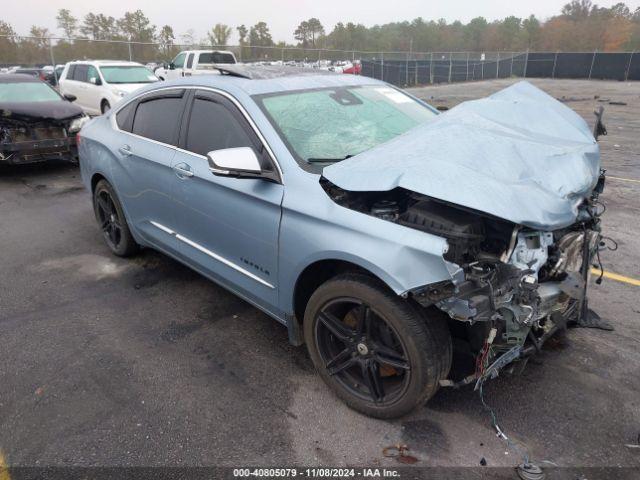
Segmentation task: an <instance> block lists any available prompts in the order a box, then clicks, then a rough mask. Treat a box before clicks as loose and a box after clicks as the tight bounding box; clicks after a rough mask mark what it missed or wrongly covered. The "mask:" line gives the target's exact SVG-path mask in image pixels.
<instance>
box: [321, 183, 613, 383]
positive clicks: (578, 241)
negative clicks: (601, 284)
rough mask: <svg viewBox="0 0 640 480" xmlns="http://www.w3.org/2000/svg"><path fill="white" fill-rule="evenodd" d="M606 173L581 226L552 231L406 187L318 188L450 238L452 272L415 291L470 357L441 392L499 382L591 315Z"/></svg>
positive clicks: (339, 200) (378, 214)
mask: <svg viewBox="0 0 640 480" xmlns="http://www.w3.org/2000/svg"><path fill="white" fill-rule="evenodd" d="M604 179H605V177H604V171H602V172H601V175H600V178H599V181H598V184H597V185H596V187H595V188H594V190H593V192H592V195H591V197H590V198H589V199H586V200H584V202H583V203H582V205H581V206H580V208H579V214H578V218H577V219H576V222H575V223H574V224H572V225H570V226H568V227H566V228H562V229H558V230H554V231H540V230H535V229H531V228H528V227H524V226H522V225H516V224H514V223H512V222H510V221H507V220H503V219H500V218H497V217H494V216H491V215H488V214H486V213H483V212H479V211H476V210H472V209H468V208H465V207H460V206H457V205H452V204H450V203H447V202H443V201H439V200H437V199H433V198H430V197H427V196H425V195H422V194H418V193H414V192H411V191H408V190H405V189H403V188H400V187H398V188H395V189H393V190H391V191H387V192H361V191H360V192H351V191H347V190H343V189H341V188H339V187H337V186H335V185H333V184H332V183H330V182H329V181H328V180H326V179H323V180H322V181H321V183H322V186H323V188H324V190H325V191H326V192H327V194H328V195H329V196H330V197H331V198H332V199H333V200H334V201H335V202H336V203H337V204H339V205H341V206H343V207H346V208H349V209H352V210H356V211H359V212H361V213H364V214H367V215H371V216H374V217H377V218H380V219H382V220H386V221H390V222H394V223H397V224H400V225H403V226H406V227H409V228H413V229H417V230H421V231H424V232H426V233H429V234H433V235H437V236H439V237H442V238H445V239H446V241H447V244H448V250H447V251H446V253H445V254H444V259H445V260H446V261H447V262H449V263H450V266H451V267H452V268H451V270H452V271H454V272H455V273H454V274H453V275H452V280H451V281H443V282H438V283H436V284H431V285H427V286H424V287H421V288H417V289H414V290H412V291H410V292H408V297H410V298H411V299H412V300H414V301H416V302H417V303H418V304H420V305H421V306H422V307H424V308H428V309H438V310H440V311H442V312H444V313H446V314H447V315H448V316H449V318H450V321H449V325H450V330H451V333H452V335H453V336H454V338H457V339H458V340H461V341H462V342H463V343H464V344H465V345H466V347H468V350H469V353H470V354H471V355H472V357H473V364H474V365H473V367H472V368H471V371H469V369H467V371H466V372H465V373H464V375H461V376H459V375H458V376H457V378H455V379H453V380H444V381H442V382H441V384H442V385H447V386H457V385H460V384H465V383H471V382H473V381H479V380H480V379H481V378H486V376H487V375H491V376H495V375H497V372H498V371H499V370H500V369H501V368H503V367H505V366H506V365H507V364H510V363H512V362H514V361H515V360H522V363H521V364H522V365H523V366H524V364H525V363H526V359H527V357H528V356H529V355H531V354H532V353H535V352H536V351H538V350H539V349H540V346H541V345H542V344H543V343H544V342H545V341H546V340H547V339H548V338H549V337H550V336H551V335H553V334H554V333H555V332H557V331H558V330H560V329H563V328H565V327H566V325H567V324H568V323H569V322H578V321H579V319H580V316H581V315H584V314H585V313H586V291H587V283H588V279H589V272H590V267H591V263H592V260H593V259H595V258H598V260H599V256H598V248H599V246H600V244H601V241H602V237H601V234H600V218H599V217H600V215H601V214H602V213H603V210H604V208H603V206H602V204H601V203H600V202H599V201H598V195H599V194H600V193H601V192H602V190H603V188H604Z"/></svg>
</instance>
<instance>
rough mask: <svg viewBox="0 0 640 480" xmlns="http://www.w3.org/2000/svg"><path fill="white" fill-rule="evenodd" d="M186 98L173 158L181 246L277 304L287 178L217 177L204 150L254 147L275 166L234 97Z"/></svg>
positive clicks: (251, 293)
mask: <svg viewBox="0 0 640 480" xmlns="http://www.w3.org/2000/svg"><path fill="white" fill-rule="evenodd" d="M188 103H189V105H188V107H187V111H186V113H185V116H184V119H183V128H182V134H181V139H180V150H178V151H177V152H176V156H175V157H174V161H173V167H174V170H176V185H177V187H176V189H175V197H176V202H177V203H178V204H179V210H178V214H177V217H176V222H177V223H176V232H177V234H178V235H177V238H178V240H179V241H178V249H179V251H180V253H181V254H182V256H183V257H184V258H185V259H186V260H187V261H188V262H189V263H191V264H192V265H194V266H195V267H196V268H197V269H199V270H201V271H203V272H205V273H207V274H209V275H210V276H213V277H214V278H217V279H218V280H219V281H220V282H221V283H223V284H227V285H229V286H230V287H232V288H233V289H234V290H236V291H238V292H239V293H241V294H243V295H244V296H246V297H249V298H250V299H253V300H255V301H257V302H259V303H260V304H262V305H271V306H274V305H277V284H276V283H277V278H278V275H277V268H278V232H279V227H280V216H281V215H280V209H281V203H282V196H283V191H284V189H283V185H282V184H280V183H274V182H270V181H267V180H264V179H255V178H252V179H247V178H244V179H240V178H231V177H222V176H216V175H214V174H213V173H212V172H211V170H210V169H209V163H208V161H207V158H206V154H207V153H208V152H211V151H214V150H220V149H225V148H234V147H250V148H252V149H253V150H254V152H255V153H256V155H258V157H259V158H261V160H262V161H263V162H265V163H264V164H265V165H267V167H272V168H275V165H273V162H272V159H271V158H270V157H269V155H268V153H267V151H266V149H265V147H264V145H263V144H262V142H261V140H260V139H259V138H258V136H257V135H256V133H255V131H254V130H253V129H252V127H251V126H250V124H249V123H248V122H247V120H246V119H245V118H244V116H243V114H242V113H241V112H240V110H239V109H238V108H237V107H236V106H235V105H234V103H233V102H231V101H230V100H229V99H227V98H226V97H224V96H222V95H219V94H216V93H213V92H210V91H197V92H196V93H195V94H194V95H193V98H192V99H191V100H189V102H188ZM267 308H268V307H267Z"/></svg>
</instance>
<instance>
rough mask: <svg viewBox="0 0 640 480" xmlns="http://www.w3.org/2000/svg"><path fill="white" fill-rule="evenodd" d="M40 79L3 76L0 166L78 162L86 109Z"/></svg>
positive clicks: (22, 76) (0, 94) (0, 77)
mask: <svg viewBox="0 0 640 480" xmlns="http://www.w3.org/2000/svg"><path fill="white" fill-rule="evenodd" d="M70 100H73V97H70V98H65V97H63V96H61V95H60V94H59V93H58V92H56V91H55V90H54V89H53V88H51V86H49V85H48V84H46V83H44V82H42V81H41V80H39V79H38V78H36V77H32V76H28V75H18V74H7V75H2V76H0V163H10V164H17V163H35V162H43V161H46V160H52V159H62V160H70V161H75V160H77V149H76V134H77V133H78V132H79V131H80V129H81V128H82V126H83V125H84V124H85V123H86V122H87V121H88V120H89V117H87V116H86V115H85V114H84V113H83V112H82V109H81V108H80V107H78V106H76V105H73V104H72V103H71V101H70Z"/></svg>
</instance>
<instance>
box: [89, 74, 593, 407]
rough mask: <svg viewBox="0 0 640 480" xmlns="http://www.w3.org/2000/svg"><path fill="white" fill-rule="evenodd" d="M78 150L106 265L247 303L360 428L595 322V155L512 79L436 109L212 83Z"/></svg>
mask: <svg viewBox="0 0 640 480" xmlns="http://www.w3.org/2000/svg"><path fill="white" fill-rule="evenodd" d="M79 137H80V138H79V154H80V167H81V172H82V177H83V182H84V183H85V185H86V187H87V189H89V190H90V191H91V192H92V195H93V204H94V210H95V215H96V219H97V221H98V224H99V226H100V228H101V229H102V231H103V233H104V239H105V241H106V243H107V245H108V246H109V248H110V249H111V250H112V251H113V253H114V254H116V255H120V256H129V255H132V254H134V253H135V252H136V251H137V250H138V249H139V248H140V247H148V248H153V249H156V250H158V251H161V252H163V253H165V254H166V255H169V256H171V257H173V258H175V259H177V260H178V261H180V262H182V263H184V264H186V265H188V266H189V267H191V268H193V269H194V270H196V271H198V272H200V273H201V274H202V275H204V276H206V277H208V278H210V279H211V280H213V281H215V282H218V283H219V284H221V285H223V286H224V287H226V288H228V289H229V290H231V291H233V292H235V293H236V294H237V295H239V296H240V297H242V298H244V299H245V300H247V301H248V302H250V303H252V304H254V305H255V306H256V307H258V308H260V309H261V310H263V311H264V312H266V313H267V314H269V315H270V316H272V317H273V318H275V319H276V320H277V321H279V322H282V323H283V324H284V325H286V326H287V328H288V332H289V339H290V341H291V342H292V343H294V344H296V345H302V344H306V346H307V348H308V351H309V354H310V356H311V359H312V361H313V363H314V365H315V367H316V368H317V370H318V372H319V374H320V376H321V377H322V379H323V380H324V381H325V382H326V383H327V385H328V386H329V387H330V388H332V389H333V391H334V392H335V393H336V394H337V395H338V396H339V397H340V398H342V399H343V400H344V401H345V402H346V403H347V404H348V405H349V406H351V407H352V408H354V409H356V410H358V411H361V412H363V413H365V414H368V415H371V416H375V417H380V418H391V417H397V416H400V415H403V414H405V413H407V412H409V411H410V410H412V409H414V408H415V407H416V406H418V405H420V404H423V403H424V402H426V401H427V400H428V399H429V398H430V397H432V396H433V395H434V393H435V392H436V391H437V389H438V388H439V387H441V386H452V385H453V386H457V385H464V384H468V383H471V382H475V383H476V385H478V383H479V382H483V381H484V380H485V379H486V378H489V377H492V376H495V375H496V374H497V372H498V371H499V370H500V369H501V368H503V367H505V366H506V365H508V364H514V363H519V364H521V365H524V363H525V362H526V360H527V358H528V357H529V356H530V355H531V354H533V353H534V352H535V351H537V350H538V349H539V348H540V345H541V344H542V343H543V342H544V341H545V340H546V339H547V338H549V337H550V336H551V335H553V334H554V332H556V331H557V330H558V329H561V328H564V327H565V326H566V325H567V323H569V322H587V321H593V317H594V315H595V314H594V313H593V312H591V311H590V310H588V308H587V297H586V293H587V282H588V272H589V266H590V261H591V259H592V257H593V256H594V255H595V253H596V252H597V249H598V244H599V242H600V239H601V236H600V228H599V225H600V221H599V214H600V213H601V210H602V209H600V208H599V207H598V205H599V201H598V200H597V197H598V193H599V192H601V191H602V188H603V186H604V175H603V173H602V172H601V170H600V157H599V149H598V144H597V143H596V140H595V139H594V136H593V134H592V133H591V130H590V129H589V127H588V126H587V124H586V123H585V122H584V121H583V120H582V119H581V118H580V117H578V115H576V114H575V113H574V112H573V111H571V110H570V109H568V108H567V107H565V106H564V105H562V104H560V103H559V102H557V101H556V100H554V99H552V98H551V97H549V96H547V95H546V94H545V93H543V92H542V91H540V90H538V89H536V88H535V87H533V86H531V85H530V84H528V83H526V82H521V83H518V84H515V85H513V86H512V87H509V88H507V89H505V90H503V91H501V92H498V93H496V94H494V95H492V96H490V97H488V98H485V99H481V100H477V101H473V102H467V103H464V104H461V105H459V106H457V107H455V108H453V109H452V110H450V111H447V112H445V113H440V112H438V111H437V110H436V109H434V108H432V107H431V106H429V105H427V104H425V103H424V102H422V101H420V100H418V99H416V98H414V97H412V96H410V95H408V94H406V93H404V92H403V91H401V90H398V89H396V88H395V87H392V86H390V85H388V84H385V83H383V82H379V81H377V80H373V79H370V78H366V77H361V76H353V75H339V74H333V73H322V72H318V71H313V72H310V71H307V70H304V69H296V68H292V69H283V68H271V67H248V66H245V67H243V66H228V67H224V68H222V67H221V73H220V74H219V75H207V76H198V77H189V78H183V79H181V80H177V81H172V82H162V83H157V84H154V85H151V86H149V87H146V88H143V89H141V90H138V91H137V92H135V93H134V94H130V95H129V96H128V97H126V98H125V99H124V100H123V101H122V102H121V103H120V104H119V105H118V106H116V107H115V108H113V109H112V110H111V111H110V112H109V113H108V114H106V115H103V116H101V117H98V118H96V119H94V120H93V121H91V122H90V123H89V124H87V125H86V126H85V127H84V128H83V129H82V131H81V135H80V136H79ZM454 346H455V348H454ZM453 356H458V357H459V358H460V359H461V361H460V362H455V363H456V365H457V364H458V363H460V367H459V368H456V369H455V371H454V370H452V368H451V365H452V357H453Z"/></svg>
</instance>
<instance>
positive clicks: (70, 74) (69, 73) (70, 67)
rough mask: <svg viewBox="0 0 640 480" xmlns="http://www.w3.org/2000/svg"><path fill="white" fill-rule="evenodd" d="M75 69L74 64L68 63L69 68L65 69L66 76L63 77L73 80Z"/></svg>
mask: <svg viewBox="0 0 640 480" xmlns="http://www.w3.org/2000/svg"><path fill="white" fill-rule="evenodd" d="M75 70H76V66H75V65H69V70H67V76H66V77H65V78H66V79H67V80H73V73H74V72H75Z"/></svg>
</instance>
